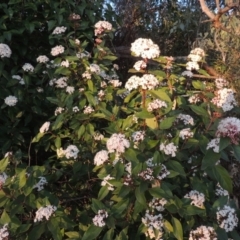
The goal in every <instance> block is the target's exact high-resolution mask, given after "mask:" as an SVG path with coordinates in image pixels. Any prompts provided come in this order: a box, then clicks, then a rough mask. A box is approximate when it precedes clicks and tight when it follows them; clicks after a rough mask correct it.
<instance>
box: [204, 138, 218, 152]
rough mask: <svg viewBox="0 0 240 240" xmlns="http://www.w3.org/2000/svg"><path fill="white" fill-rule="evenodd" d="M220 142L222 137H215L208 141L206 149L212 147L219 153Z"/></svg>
mask: <svg viewBox="0 0 240 240" xmlns="http://www.w3.org/2000/svg"><path fill="white" fill-rule="evenodd" d="M219 144H220V138H214V139H212V140H211V141H210V142H209V143H208V145H207V148H206V149H207V150H208V149H209V148H212V149H213V151H214V152H215V153H219Z"/></svg>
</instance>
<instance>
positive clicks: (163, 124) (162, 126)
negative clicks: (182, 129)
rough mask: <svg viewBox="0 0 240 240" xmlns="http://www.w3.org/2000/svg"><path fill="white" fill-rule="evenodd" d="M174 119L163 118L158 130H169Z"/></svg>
mask: <svg viewBox="0 0 240 240" xmlns="http://www.w3.org/2000/svg"><path fill="white" fill-rule="evenodd" d="M175 119H176V117H168V118H164V119H163V120H162V121H161V122H160V123H159V125H160V129H169V128H171V127H172V125H173V123H174V121H175Z"/></svg>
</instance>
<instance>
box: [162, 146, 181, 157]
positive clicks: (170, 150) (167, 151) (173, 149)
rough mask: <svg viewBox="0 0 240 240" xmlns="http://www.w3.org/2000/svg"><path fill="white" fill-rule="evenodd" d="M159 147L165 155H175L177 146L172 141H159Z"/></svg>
mask: <svg viewBox="0 0 240 240" xmlns="http://www.w3.org/2000/svg"><path fill="white" fill-rule="evenodd" d="M159 149H160V151H163V152H164V153H165V154H166V155H171V156H172V157H176V152H177V146H175V145H174V143H172V142H171V143H168V144H163V143H161V144H160V147H159Z"/></svg>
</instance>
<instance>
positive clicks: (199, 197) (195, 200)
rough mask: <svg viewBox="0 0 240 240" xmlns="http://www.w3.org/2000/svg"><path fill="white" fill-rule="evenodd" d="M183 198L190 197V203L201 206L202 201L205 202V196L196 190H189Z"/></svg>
mask: <svg viewBox="0 0 240 240" xmlns="http://www.w3.org/2000/svg"><path fill="white" fill-rule="evenodd" d="M184 198H190V199H191V200H192V202H191V204H192V205H194V206H196V207H199V208H203V203H204V202H205V196H204V194H203V193H200V192H198V191H196V190H192V191H190V192H189V193H188V194H186V195H185V196H184Z"/></svg>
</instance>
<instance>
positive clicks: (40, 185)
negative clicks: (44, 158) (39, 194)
mask: <svg viewBox="0 0 240 240" xmlns="http://www.w3.org/2000/svg"><path fill="white" fill-rule="evenodd" d="M39 179H40V180H39V182H38V183H37V184H35V185H34V186H33V188H37V190H38V191H41V190H43V189H44V185H45V184H47V183H48V182H47V179H46V178H45V177H39Z"/></svg>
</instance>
